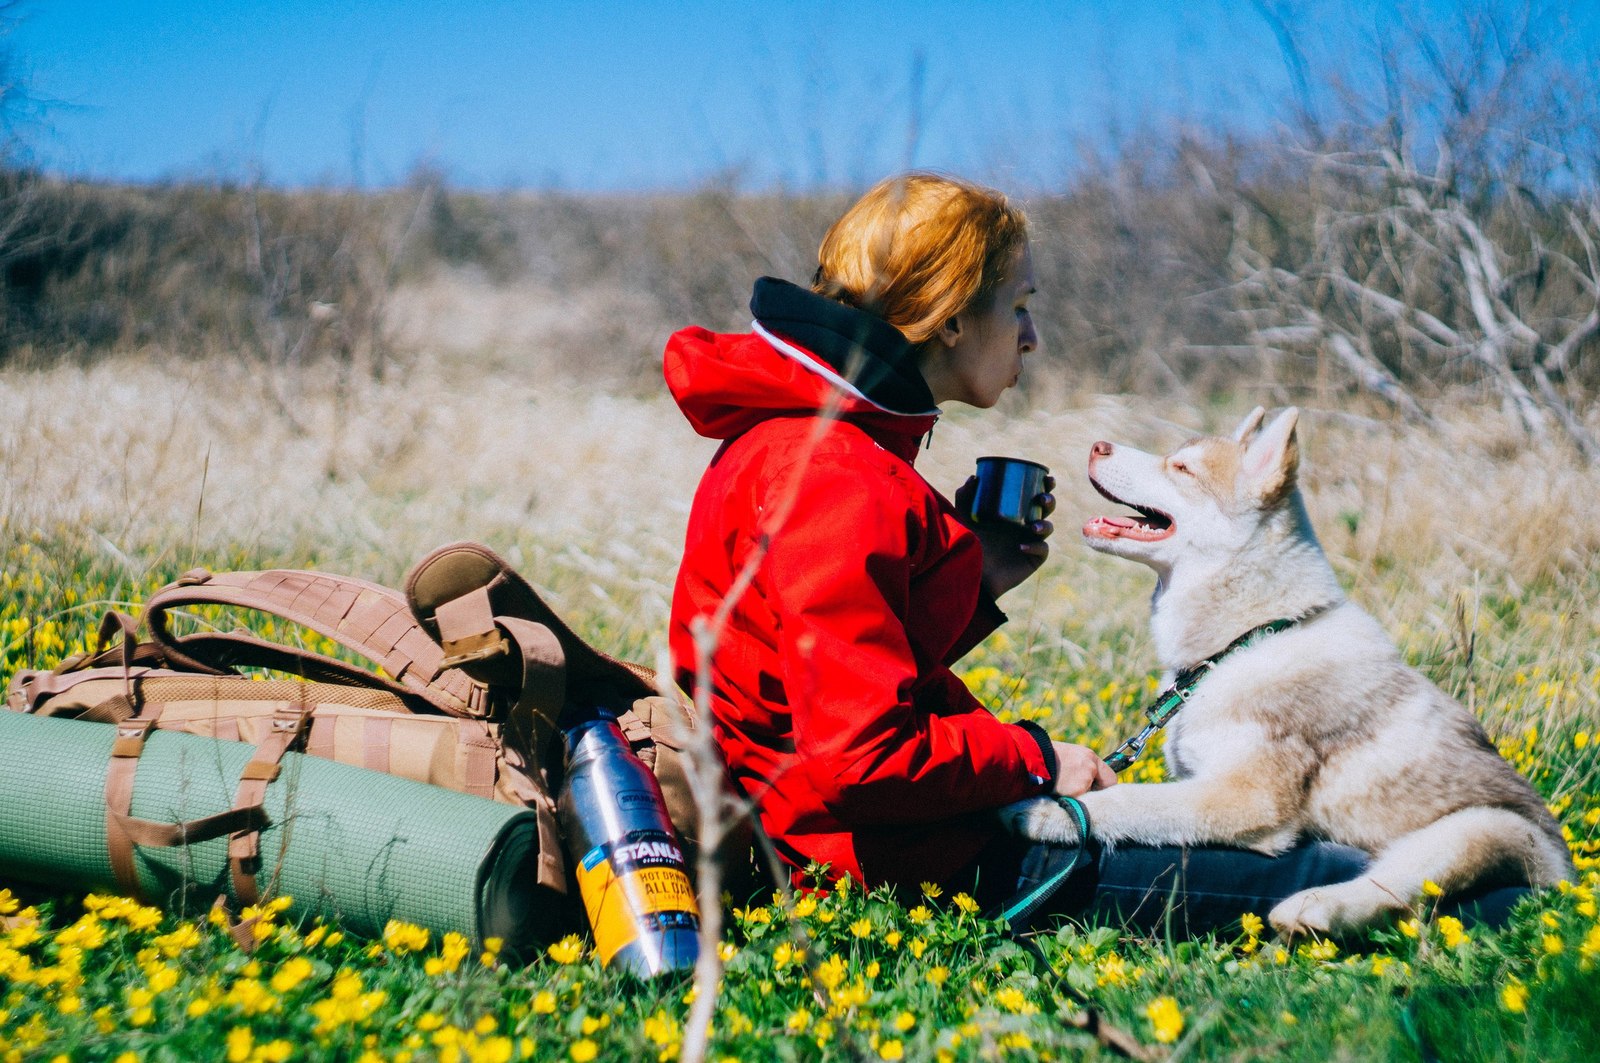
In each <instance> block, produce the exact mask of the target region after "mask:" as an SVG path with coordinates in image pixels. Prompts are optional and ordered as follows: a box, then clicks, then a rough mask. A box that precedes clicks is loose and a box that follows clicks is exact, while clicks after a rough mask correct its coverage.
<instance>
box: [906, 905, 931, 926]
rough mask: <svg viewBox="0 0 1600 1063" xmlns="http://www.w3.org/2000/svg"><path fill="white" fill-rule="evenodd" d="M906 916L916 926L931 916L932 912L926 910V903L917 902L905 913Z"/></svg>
mask: <svg viewBox="0 0 1600 1063" xmlns="http://www.w3.org/2000/svg"><path fill="white" fill-rule="evenodd" d="M906 918H907V919H910V920H911V922H912V923H914V924H916V925H917V926H921V925H922V924H923V923H926V922H928V921H929V920H931V919H932V918H933V913H932V912H931V911H929V910H928V906H927V905H926V904H919V905H917V906H916V907H915V908H913V909H911V910H910V911H909V912H907V913H906Z"/></svg>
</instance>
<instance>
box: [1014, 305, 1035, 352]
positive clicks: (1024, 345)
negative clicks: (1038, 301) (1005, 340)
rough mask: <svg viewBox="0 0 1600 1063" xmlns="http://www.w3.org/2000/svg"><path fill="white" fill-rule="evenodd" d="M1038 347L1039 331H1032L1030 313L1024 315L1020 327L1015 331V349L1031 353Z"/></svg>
mask: <svg viewBox="0 0 1600 1063" xmlns="http://www.w3.org/2000/svg"><path fill="white" fill-rule="evenodd" d="M1038 349H1039V333H1038V332H1036V331H1034V328H1033V317H1032V315H1027V316H1024V317H1023V319H1022V328H1021V330H1020V331H1019V332H1018V333H1017V350H1019V351H1021V352H1022V353H1023V354H1032V353H1033V352H1034V351H1036V350H1038Z"/></svg>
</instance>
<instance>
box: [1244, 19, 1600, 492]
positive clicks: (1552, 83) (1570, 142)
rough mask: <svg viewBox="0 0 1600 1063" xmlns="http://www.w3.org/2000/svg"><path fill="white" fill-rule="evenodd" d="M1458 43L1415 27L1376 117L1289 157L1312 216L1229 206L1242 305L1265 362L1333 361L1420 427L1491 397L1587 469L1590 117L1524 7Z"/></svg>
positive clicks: (1391, 60) (1597, 318)
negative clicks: (1459, 399) (1468, 398)
mask: <svg viewBox="0 0 1600 1063" xmlns="http://www.w3.org/2000/svg"><path fill="white" fill-rule="evenodd" d="M1458 29H1459V32H1458V33H1456V34H1455V35H1453V36H1452V35H1448V34H1447V33H1446V32H1445V31H1443V30H1435V29H1433V28H1428V29H1421V28H1415V27H1413V28H1411V29H1409V30H1408V31H1407V32H1408V35H1407V36H1406V38H1405V39H1404V40H1402V41H1400V42H1399V43H1396V44H1393V45H1391V47H1389V48H1388V49H1386V50H1385V51H1384V53H1383V54H1382V56H1381V57H1380V58H1381V60H1382V67H1383V69H1384V71H1385V74H1386V79H1385V80H1386V84H1387V85H1388V86H1389V93H1388V95H1387V97H1386V106H1384V107H1383V108H1382V109H1381V110H1380V111H1379V112H1378V114H1377V115H1376V116H1375V115H1373V114H1372V113H1370V108H1367V109H1364V108H1365V107H1366V104H1365V102H1364V101H1360V100H1354V101H1353V102H1351V104H1350V114H1351V119H1350V120H1349V121H1347V122H1346V123H1345V124H1344V125H1343V127H1342V128H1341V129H1340V130H1339V131H1338V132H1337V133H1336V134H1333V135H1329V136H1327V137H1325V138H1324V140H1323V141H1322V142H1320V143H1318V144H1316V145H1313V146H1312V147H1310V148H1305V149H1300V150H1299V151H1298V152H1296V154H1297V155H1298V156H1299V158H1300V159H1301V160H1302V162H1303V165H1304V167H1305V171H1306V180H1305V188H1306V190H1307V198H1306V201H1305V204H1304V207H1305V208H1306V209H1303V210H1302V211H1300V212H1299V213H1298V214H1297V215H1291V214H1289V213H1288V212H1282V211H1275V210H1274V209H1272V208H1270V207H1267V206H1264V205H1263V204H1261V203H1260V202H1259V201H1252V200H1251V199H1250V197H1248V196H1245V195H1239V196H1235V197H1233V199H1232V203H1231V207H1230V209H1231V212H1232V217H1233V230H1234V239H1233V242H1232V246H1231V248H1230V251H1229V260H1230V263H1231V265H1232V269H1233V272H1234V274H1235V276H1236V278H1237V283H1236V285H1235V287H1234V293H1235V296H1236V298H1237V307H1238V310H1239V312H1240V314H1241V316H1242V318H1243V320H1244V322H1245V323H1246V325H1247V329H1248V337H1249V342H1250V343H1252V344H1253V345H1254V346H1255V347H1256V348H1257V349H1258V351H1259V353H1260V354H1261V356H1262V358H1263V361H1264V362H1267V363H1270V364H1273V365H1275V366H1277V367H1279V368H1281V367H1282V365H1283V364H1284V363H1285V362H1288V363H1293V362H1294V361H1295V360H1296V359H1297V358H1302V357H1309V359H1310V360H1312V361H1314V363H1315V364H1316V365H1317V367H1318V370H1319V372H1322V371H1326V370H1327V368H1328V366H1329V364H1330V363H1331V366H1332V367H1333V368H1334V371H1335V372H1338V373H1341V374H1342V375H1343V376H1344V377H1345V378H1346V379H1349V380H1353V381H1356V382H1358V383H1359V385H1360V386H1361V387H1363V388H1365V389H1367V390H1369V391H1371V392H1373V393H1375V394H1377V395H1379V396H1381V397H1382V398H1383V399H1384V400H1385V401H1387V402H1389V403H1391V404H1393V405H1394V406H1395V407H1396V408H1398V409H1399V410H1400V412H1401V413H1402V414H1403V415H1404V416H1406V417H1408V418H1410V419H1414V420H1420V421H1426V420H1428V414H1427V412H1426V409H1425V405H1424V403H1425V402H1426V400H1428V399H1430V398H1434V397H1436V396H1438V395H1439V394H1441V393H1442V392H1443V391H1444V390H1445V389H1447V388H1450V387H1453V386H1461V385H1469V386H1473V387H1476V388H1480V389H1485V390H1487V391H1489V392H1490V393H1491V394H1493V395H1496V396H1498V397H1499V398H1500V400H1501V401H1502V402H1503V403H1504V404H1505V406H1506V407H1507V409H1508V411H1509V412H1510V413H1511V414H1512V415H1513V416H1514V417H1515V418H1516V420H1517V421H1518V423H1520V424H1521V425H1522V427H1523V429H1524V430H1525V431H1527V432H1528V433H1529V434H1530V435H1532V436H1534V437H1536V438H1543V437H1544V436H1545V435H1546V434H1548V433H1549V432H1550V431H1551V430H1552V424H1553V425H1554V426H1556V427H1558V428H1559V429H1560V430H1561V431H1562V432H1563V433H1564V434H1565V436H1566V437H1567V438H1568V439H1569V440H1570V441H1571V442H1572V444H1573V445H1575V446H1576V447H1577V448H1578V450H1579V451H1580V452H1581V453H1582V454H1583V455H1584V456H1585V458H1586V459H1587V460H1589V461H1591V462H1593V461H1595V460H1597V459H1600V441H1597V440H1596V437H1595V435H1594V430H1593V428H1592V427H1591V426H1589V425H1587V424H1586V423H1585V420H1584V410H1585V407H1586V406H1587V405H1588V404H1589V402H1590V401H1591V397H1592V395H1593V393H1594V389H1595V388H1596V386H1597V385H1600V357H1597V356H1600V343H1597V342H1596V338H1597V336H1600V254H1597V251H1596V247H1597V243H1600V188H1597V185H1596V183H1595V180H1594V178H1595V173H1594V169H1593V156H1592V151H1593V148H1594V144H1595V137H1596V126H1595V124H1594V123H1595V121H1596V119H1597V118H1600V112H1597V110H1596V108H1595V107H1594V105H1593V103H1592V102H1590V101H1589V95H1588V93H1587V90H1586V89H1585V88H1584V87H1582V86H1581V85H1575V84H1574V83H1572V82H1571V80H1570V78H1569V77H1568V74H1569V71H1567V70H1566V69H1565V68H1564V67H1562V66H1560V65H1559V64H1555V63H1553V62H1552V61H1551V56H1550V53H1549V51H1548V49H1547V47H1546V45H1547V44H1548V29H1549V27H1548V26H1546V25H1545V23H1544V22H1542V21H1541V16H1540V15H1539V14H1538V13H1537V12H1535V11H1533V10H1532V9H1531V8H1523V9H1522V10H1521V12H1520V14H1518V15H1517V16H1516V17H1514V18H1509V19H1508V18H1507V17H1505V16H1504V15H1503V14H1500V13H1498V12H1497V9H1496V7H1495V6H1494V5H1489V6H1487V7H1485V8H1484V9H1482V10H1481V11H1479V12H1478V13H1477V14H1476V15H1475V16H1474V17H1471V18H1467V19H1466V20H1465V21H1464V22H1463V23H1462V24H1461V26H1460V27H1458ZM1580 115H1581V116H1583V117H1582V119H1581V120H1579V116H1580Z"/></svg>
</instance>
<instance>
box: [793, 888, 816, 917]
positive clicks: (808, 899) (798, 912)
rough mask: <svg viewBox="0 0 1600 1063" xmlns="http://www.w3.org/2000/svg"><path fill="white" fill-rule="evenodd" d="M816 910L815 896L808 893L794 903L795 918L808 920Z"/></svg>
mask: <svg viewBox="0 0 1600 1063" xmlns="http://www.w3.org/2000/svg"><path fill="white" fill-rule="evenodd" d="M816 910H817V898H816V895H815V894H811V893H808V894H806V895H805V896H804V897H801V898H800V899H799V900H798V901H795V902H794V914H795V916H796V917H797V918H800V919H808V918H810V916H811V914H812V913H813V912H815V911H816Z"/></svg>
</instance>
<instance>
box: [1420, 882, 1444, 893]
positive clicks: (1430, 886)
mask: <svg viewBox="0 0 1600 1063" xmlns="http://www.w3.org/2000/svg"><path fill="white" fill-rule="evenodd" d="M1422 892H1423V893H1424V894H1425V895H1426V896H1429V897H1443V896H1444V890H1443V889H1441V888H1440V886H1439V884H1438V883H1437V882H1435V881H1433V879H1431V878H1430V879H1424V880H1423V882H1422Z"/></svg>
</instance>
